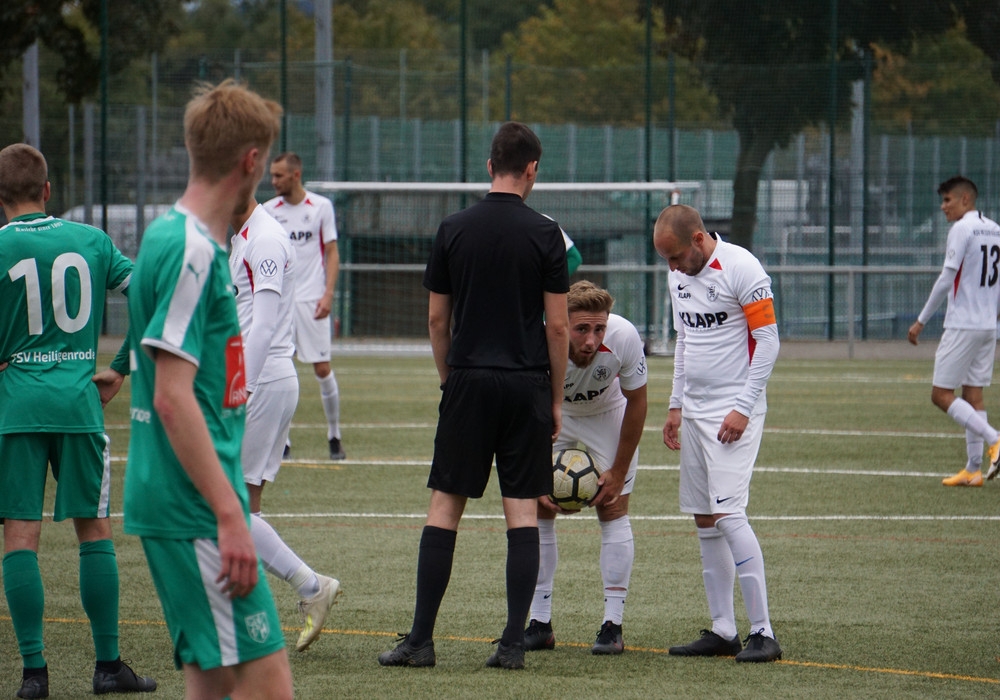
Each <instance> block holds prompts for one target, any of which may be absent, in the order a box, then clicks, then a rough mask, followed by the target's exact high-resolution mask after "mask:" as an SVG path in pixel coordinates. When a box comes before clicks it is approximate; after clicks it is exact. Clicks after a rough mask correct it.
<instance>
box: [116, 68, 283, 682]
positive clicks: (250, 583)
mask: <svg viewBox="0 0 1000 700" xmlns="http://www.w3.org/2000/svg"><path fill="white" fill-rule="evenodd" d="M280 113H281V107H280V106H279V105H278V104H276V103H275V102H272V101H270V100H264V99H263V98H261V97H260V96H259V95H257V94H255V93H253V92H251V91H250V90H247V89H246V88H244V87H242V86H240V85H238V84H236V83H235V82H233V81H231V80H227V81H225V82H223V83H221V84H219V85H217V86H215V87H210V86H203V87H202V88H200V89H199V90H198V91H197V92H196V94H195V96H194V98H193V99H192V100H191V101H190V102H189V103H188V105H187V108H186V110H185V113H184V143H185V145H186V147H187V151H188V156H189V162H190V171H189V178H188V184H187V187H186V189H185V191H184V194H183V195H182V196H181V198H180V200H178V202H177V203H176V204H175V205H174V207H173V208H172V209H171V210H170V211H169V212H167V213H166V214H164V215H163V216H162V217H160V218H159V219H157V220H156V221H154V222H153V223H152V224H151V225H150V226H149V228H148V229H147V230H146V233H145V235H144V236H143V240H142V246H141V248H140V249H139V256H138V259H137V260H136V265H135V273H134V279H133V283H132V288H131V291H130V294H129V322H130V330H129V341H130V343H129V344H130V347H131V358H132V363H131V364H132V434H131V440H130V443H129V457H128V469H127V471H126V475H125V531H126V532H127V533H129V534H133V535H139V536H140V537H141V538H142V545H143V549H144V551H145V553H146V560H147V562H148V564H149V569H150V572H151V573H152V577H153V583H154V584H155V585H156V591H157V593H158V595H159V597H160V602H161V603H162V605H163V612H164V617H165V618H166V622H167V628H168V629H169V631H170V635H171V638H172V640H173V645H174V661H175V663H176V664H177V666H178V667H179V668H183V671H184V685H185V691H186V696H187V697H192V698H193V697H197V698H221V697H224V696H227V695H232V696H233V697H260V698H269V699H271V698H273V699H276V700H282V699H283V698H291V697H292V676H291V670H290V669H289V665H288V654H287V652H286V651H285V638H284V634H283V632H282V630H281V627H280V624H279V620H278V613H277V609H276V607H275V604H274V599H273V598H272V597H271V591H270V589H269V588H268V586H267V580H266V579H265V577H264V576H263V571H262V569H261V567H260V564H259V562H258V559H257V553H256V551H255V549H254V544H253V539H252V538H251V536H250V528H249V517H250V515H249V508H248V501H247V491H246V487H245V485H244V483H243V470H242V466H241V464H240V445H241V442H242V438H243V424H244V419H245V415H246V411H245V404H246V399H247V392H246V385H245V380H244V372H243V346H242V341H241V336H240V326H239V320H238V318H237V315H236V301H235V299H234V297H233V291H232V278H231V277H230V274H229V256H228V254H227V252H226V250H225V245H226V234H227V229H228V225H229V220H230V218H231V217H232V215H233V214H234V212H235V211H236V209H237V208H238V207H240V206H241V205H243V204H245V203H246V201H247V200H248V199H249V197H250V196H251V195H252V193H253V191H254V189H255V188H256V186H257V183H258V182H259V181H260V179H261V177H262V176H263V174H264V170H265V168H266V166H267V161H268V155H269V153H270V148H271V144H272V143H273V141H274V139H275V138H276V136H277V134H278V131H279V129H280ZM154 504H155V505H154Z"/></svg>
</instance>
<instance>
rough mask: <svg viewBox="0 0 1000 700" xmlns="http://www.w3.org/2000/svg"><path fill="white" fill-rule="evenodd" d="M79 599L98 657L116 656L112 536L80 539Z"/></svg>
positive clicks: (115, 575) (115, 569)
mask: <svg viewBox="0 0 1000 700" xmlns="http://www.w3.org/2000/svg"><path fill="white" fill-rule="evenodd" d="M80 600H81V601H82V602H83V609H84V612H86V613H87V617H88V618H90V631H91V633H92V634H93V635H94V651H95V652H96V653H97V660H98V661H114V660H115V659H117V658H118V655H119V654H118V559H117V558H115V545H114V543H113V542H112V541H111V540H98V541H96V542H81V543H80Z"/></svg>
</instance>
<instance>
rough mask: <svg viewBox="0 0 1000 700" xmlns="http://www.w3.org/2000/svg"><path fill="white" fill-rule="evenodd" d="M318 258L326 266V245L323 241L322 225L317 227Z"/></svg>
mask: <svg viewBox="0 0 1000 700" xmlns="http://www.w3.org/2000/svg"><path fill="white" fill-rule="evenodd" d="M319 257H320V259H321V260H322V261H323V265H324V266H326V243H325V242H324V241H323V224H322V223H320V225H319Z"/></svg>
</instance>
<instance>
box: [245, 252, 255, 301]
mask: <svg viewBox="0 0 1000 700" xmlns="http://www.w3.org/2000/svg"><path fill="white" fill-rule="evenodd" d="M243 267H245V268H246V269H247V279H248V280H250V293H251V294H253V270H251V269H250V263H248V262H247V259H246V258H243Z"/></svg>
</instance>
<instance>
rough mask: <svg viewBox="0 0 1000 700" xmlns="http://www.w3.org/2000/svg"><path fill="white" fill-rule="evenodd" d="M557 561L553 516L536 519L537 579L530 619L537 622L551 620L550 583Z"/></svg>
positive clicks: (554, 574)
mask: <svg viewBox="0 0 1000 700" xmlns="http://www.w3.org/2000/svg"><path fill="white" fill-rule="evenodd" d="M558 563H559V548H558V547H557V546H556V521H555V518H553V519H551V520H547V519H545V518H539V519H538V579H537V580H536V581H535V595H534V597H533V598H532V599H531V614H530V619H532V620H538V621H539V622H551V621H552V587H553V586H552V584H553V581H554V580H555V577H556V565H557V564H558Z"/></svg>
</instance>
